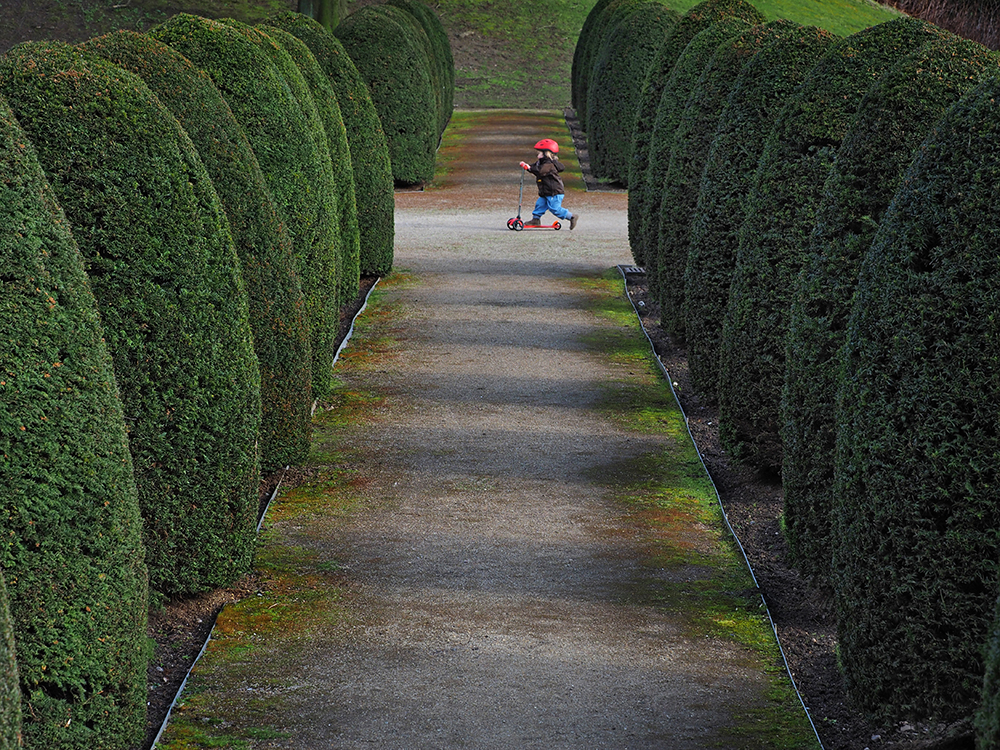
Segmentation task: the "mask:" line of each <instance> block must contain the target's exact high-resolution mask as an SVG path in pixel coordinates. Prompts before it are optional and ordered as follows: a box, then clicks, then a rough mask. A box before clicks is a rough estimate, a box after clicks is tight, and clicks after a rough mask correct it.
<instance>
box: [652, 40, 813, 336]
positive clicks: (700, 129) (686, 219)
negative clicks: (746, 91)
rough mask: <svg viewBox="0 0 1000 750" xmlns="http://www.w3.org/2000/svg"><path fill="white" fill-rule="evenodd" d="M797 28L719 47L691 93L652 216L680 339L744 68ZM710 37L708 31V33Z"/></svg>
mask: <svg viewBox="0 0 1000 750" xmlns="http://www.w3.org/2000/svg"><path fill="white" fill-rule="evenodd" d="M719 25H720V24H716V26H719ZM712 28H714V27H712ZM794 28H795V27H794V26H793V25H792V24H790V23H788V22H787V21H774V22H772V23H769V24H761V25H757V26H751V27H750V28H749V29H747V30H746V31H745V32H744V33H742V34H740V35H739V36H736V37H733V38H732V39H730V40H729V41H727V42H726V43H724V44H722V45H721V46H719V47H718V48H717V50H716V51H715V52H714V54H713V55H712V57H711V59H710V60H709V61H708V64H707V65H706V66H705V69H704V71H703V73H702V75H701V78H700V79H699V80H698V82H697V84H696V85H695V87H694V89H693V91H692V92H691V95H690V96H689V99H688V102H687V105H686V106H685V108H684V111H683V113H682V114H681V117H680V121H679V122H678V125H677V129H676V130H675V132H674V136H673V138H672V139H671V146H670V154H669V159H668V160H667V167H666V169H665V170H664V178H663V186H662V188H661V189H660V198H659V206H655V204H656V196H653V201H652V202H653V205H654V207H656V210H655V212H654V213H653V215H652V216H651V217H650V222H651V224H650V226H651V227H652V225H653V224H656V225H657V231H656V232H655V233H654V238H653V239H651V241H650V244H651V245H653V244H654V240H655V245H654V246H653V252H652V254H651V256H650V257H651V258H655V263H654V264H653V267H654V268H656V269H657V271H658V276H657V281H656V287H657V288H658V294H657V302H658V303H659V305H660V310H661V313H660V318H661V321H662V323H663V326H664V328H665V329H666V330H668V331H670V332H671V333H673V334H675V335H678V334H682V333H683V331H684V309H685V307H684V273H685V270H686V268H687V258H688V246H689V245H688V240H689V237H690V231H689V230H690V227H691V222H692V219H693V217H694V211H695V207H696V204H697V201H698V189H699V186H700V185H701V177H702V172H704V169H705V162H706V160H707V158H708V151H709V149H710V148H711V146H712V143H713V141H714V140H715V134H716V129H717V127H718V124H719V118H720V117H721V115H722V111H723V109H724V108H725V106H726V102H727V101H728V99H729V95H730V93H731V92H732V88H733V86H734V84H735V83H736V81H737V80H738V78H739V75H740V72H741V71H742V69H743V66H744V65H746V64H747V63H748V62H749V61H750V60H752V59H753V57H754V56H755V55H756V54H757V52H758V50H760V48H761V47H763V46H765V45H767V44H770V43H771V42H773V41H775V40H777V39H780V38H781V36H782V35H783V34H785V33H787V32H788V31H789V30H790V29H794ZM705 33H707V31H706V32H702V34H705ZM700 36H701V35H699V37H700ZM696 38H697V37H696ZM692 44H693V42H692ZM689 49H690V46H689ZM648 268H649V264H647V269H648Z"/></svg>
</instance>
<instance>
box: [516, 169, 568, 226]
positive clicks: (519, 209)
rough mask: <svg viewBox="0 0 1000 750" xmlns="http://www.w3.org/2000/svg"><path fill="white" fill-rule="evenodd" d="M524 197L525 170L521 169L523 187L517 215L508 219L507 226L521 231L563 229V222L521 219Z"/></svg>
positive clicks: (518, 193) (519, 193) (518, 192)
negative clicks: (530, 222)
mask: <svg viewBox="0 0 1000 750" xmlns="http://www.w3.org/2000/svg"><path fill="white" fill-rule="evenodd" d="M523 198H524V170H522V171H521V187H520V189H519V190H518V191H517V216H515V217H514V218H513V219H507V228H508V229H510V230H512V231H515V232H520V231H521V230H522V229H562V224H561V223H560V222H558V221H553V222H552V223H551V224H525V223H524V222H523V221H521V200H522V199H523Z"/></svg>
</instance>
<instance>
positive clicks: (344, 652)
mask: <svg viewBox="0 0 1000 750" xmlns="http://www.w3.org/2000/svg"><path fill="white" fill-rule="evenodd" d="M520 114H521V116H522V117H524V116H525V113H520ZM553 123H556V124H557V126H558V123H559V121H558V120H556V119H554V118H553V117H548V118H545V117H542V118H541V119H540V120H539V121H537V122H531V123H529V124H528V125H527V126H525V127H524V128H523V130H524V132H521V131H520V130H519V129H518V128H516V127H513V126H512V123H511V122H510V121H507V122H503V123H502V125H501V126H498V127H497V129H496V130H492V131H491V130H489V129H488V128H487V127H486V125H485V124H481V125H479V126H478V127H477V128H475V129H473V131H472V132H470V133H469V134H468V135H467V136H466V139H465V140H464V141H463V148H462V156H461V159H460V160H456V161H455V162H453V165H452V166H453V169H452V171H451V172H449V178H448V180H446V181H445V182H444V183H443V184H442V185H440V186H438V187H436V188H435V189H433V190H428V191H426V192H417V193H404V194H399V195H398V196H397V197H398V201H397V219H396V221H397V251H396V252H397V255H396V268H397V270H400V271H402V272H404V274H405V275H407V276H408V277H409V281H407V282H406V283H396V284H389V285H387V287H386V290H385V291H384V292H383V294H384V295H385V296H384V298H383V299H382V301H381V302H380V305H388V306H392V307H393V308H394V312H393V316H392V324H391V325H392V338H393V339H394V344H393V347H392V350H391V352H390V353H388V354H386V355H384V356H382V357H377V358H376V359H375V363H374V364H372V365H369V366H366V367H353V368H352V367H347V368H345V371H344V372H343V373H341V375H340V376H341V378H343V379H344V380H345V381H346V382H347V384H348V386H349V387H350V386H353V387H357V388H363V389H367V390H370V391H375V392H378V393H384V394H388V397H387V398H386V399H385V400H384V401H383V402H381V404H380V406H379V407H378V411H377V414H376V415H375V417H374V419H373V420H368V421H366V422H364V423H362V424H359V425H354V426H351V427H348V428H346V431H345V433H344V434H343V436H342V438H343V440H344V443H345V444H348V445H351V446H353V448H354V450H355V451H356V452H357V454H358V455H361V456H364V457H365V458H364V460H363V463H362V464H361V465H359V466H357V467H356V468H357V470H358V471H359V473H360V475H362V476H363V477H364V478H365V494H366V496H368V497H369V498H372V502H371V503H370V504H369V505H368V506H367V507H366V508H365V509H363V510H360V511H358V512H352V513H351V514H350V515H349V518H348V519H347V521H346V522H344V523H339V524H337V525H336V526H334V527H332V530H331V531H330V533H329V534H326V535H324V536H322V538H317V535H316V534H315V533H305V532H301V533H298V536H297V532H296V530H295V529H284V530H283V533H285V534H286V535H287V536H288V538H289V539H290V540H294V541H295V542H296V543H297V544H302V545H306V546H309V547H310V548H312V549H313V550H314V551H315V552H317V553H318V555H319V557H320V558H321V559H335V560H337V561H338V564H339V566H340V567H339V571H340V573H342V574H343V576H344V579H345V581H346V585H347V586H348V588H349V590H350V595H349V596H348V597H347V602H346V604H345V607H346V608H347V612H348V615H347V617H346V622H347V623H348V624H346V625H343V626H340V627H337V628H331V629H329V630H327V631H321V633H320V634H319V635H318V636H317V637H312V638H310V640H309V641H308V642H307V643H298V644H297V645H296V647H295V649H294V653H289V654H287V655H286V657H285V658H286V661H287V665H286V666H284V667H283V670H284V674H286V675H291V674H294V680H293V681H294V684H293V685H292V686H291V688H289V689H283V690H281V691H280V692H281V696H280V701H281V705H282V711H281V717H280V724H279V725H278V726H277V727H276V728H277V729H279V730H280V732H281V733H283V735H284V737H283V738H277V739H272V740H269V741H266V742H261V743H255V744H254V745H253V747H294V748H304V749H312V748H316V749H317V750H318V749H319V748H324V749H328V748H368V747H377V748H383V749H385V750H389V749H395V748H399V749H403V748H406V749H408V750H412V749H415V748H482V749H484V750H485V749H487V748H490V749H492V748H496V749H497V750H500V749H504V750H509V749H511V748H518V749H521V748H539V749H541V748H545V749H546V750H554V749H556V748H573V749H576V750H580V749H589V748H669V749H670V750H685V749H687V748H710V747H724V748H737V747H747V748H757V747H763V746H768V747H770V746H771V745H770V744H766V745H762V744H760V742H759V740H756V741H755V740H740V739H739V738H736V737H734V736H732V735H731V734H730V732H729V730H730V729H731V728H732V727H733V726H734V725H735V724H737V723H739V721H738V719H737V718H736V717H737V716H740V717H744V719H745V716H746V715H747V712H749V711H753V710H755V709H758V708H760V707H761V706H763V705H764V704H766V703H767V699H766V694H767V692H768V690H769V682H768V677H767V676H766V674H765V671H766V670H765V666H764V665H762V664H761V663H760V659H759V657H757V656H756V655H754V654H753V653H751V652H749V651H748V650H747V649H745V648H743V647H741V646H739V645H738V644H736V643H735V642H733V641H731V640H729V639H723V638H716V637H708V636H706V635H705V634H703V633H699V632H692V628H691V621H690V618H689V617H687V616H685V615H684V614H678V613H672V612H670V611H666V610H665V609H664V608H662V607H654V606H651V605H650V604H649V603H647V601H646V600H647V599H648V597H644V596H642V595H637V594H636V593H635V592H637V591H642V590H644V589H645V588H646V587H648V580H649V577H650V575H651V573H650V570H649V568H648V566H646V565H644V560H645V558H644V550H643V542H644V540H643V539H636V538H635V529H636V526H635V524H634V523H630V522H629V519H628V518H627V511H626V509H625V508H624V507H623V506H621V505H620V504H618V503H616V502H615V501H614V498H612V497H610V496H609V489H608V485H607V484H606V483H603V482H601V481H600V477H601V475H602V474H604V473H607V472H610V471H611V467H614V466H617V465H620V464H622V462H625V461H628V460H629V459H633V458H634V457H636V456H638V455H642V454H651V453H656V452H658V451H661V450H662V449H663V447H664V446H665V445H666V444H667V443H668V442H669V441H670V440H672V439H675V438H672V437H670V436H669V435H667V434H665V433H661V432H656V431H649V430H646V431H632V430H629V429H627V428H625V427H623V426H621V425H619V424H617V423H615V422H612V421H611V420H610V419H608V418H607V417H606V416H605V415H603V413H602V412H600V411H598V410H597V406H598V405H599V404H600V403H602V400H604V399H605V398H606V396H607V386H608V383H609V382H613V381H614V380H616V379H620V378H623V377H628V375H627V373H625V372H623V368H622V366H621V365H618V364H615V363H614V362H612V361H611V360H610V358H608V357H607V356H606V355H604V354H602V353H600V352H599V351H595V350H594V349H593V348H590V347H588V346H587V345H586V343H585V342H586V341H587V340H588V337H591V336H593V335H594V334H595V333H599V332H600V329H601V327H602V326H607V325H608V324H607V323H606V322H603V323H602V321H601V320H600V319H599V318H598V317H597V316H595V315H594V314H593V312H591V311H589V310H588V309H587V293H586V291H585V289H584V288H583V286H581V284H580V283H579V281H578V279H579V278H580V277H591V278H592V277H595V276H597V275H599V274H601V273H603V272H605V271H606V270H607V269H609V268H611V267H612V266H614V265H616V264H619V263H629V262H630V257H629V255H628V249H627V243H626V236H627V231H626V211H625V208H626V204H625V196H624V195H621V194H606V193H604V194H594V193H583V192H571V193H570V194H569V195H568V196H567V198H566V205H567V207H569V208H570V210H577V211H579V213H580V214H581V216H582V218H581V220H580V224H579V226H578V228H577V229H576V230H575V231H573V232H570V231H568V229H564V230H562V231H558V232H555V231H548V232H545V231H524V232H519V233H515V232H511V231H508V230H507V228H506V220H507V219H508V218H509V217H510V216H512V215H513V213H514V210H515V209H516V198H517V179H518V172H517V171H516V164H517V162H518V161H520V160H521V159H522V158H524V159H526V158H528V157H529V156H530V155H531V149H530V145H531V143H533V142H534V140H533V139H534V138H536V137H542V135H550V134H551V133H550V132H544V133H543V132H539V128H540V127H548V128H550V129H551V128H552V127H553ZM535 133H538V135H537V136H536V135H534V134H535ZM554 134H555V136H556V137H559V138H560V142H566V141H568V138H566V136H565V131H562V132H560V131H559V130H556V131H555V133H554ZM525 142H527V145H528V149H525V148H524V145H525ZM462 164H465V165H467V166H470V167H473V168H470V169H468V170H465V169H463V168H460V167H461V166H462ZM511 164H513V165H514V167H515V168H513V169H512V168H511V166H510V165H511ZM477 175H478V176H477ZM352 346H357V347H360V348H363V347H364V346H365V341H363V340H362V339H361V338H359V339H358V340H357V341H355V342H353V343H352ZM659 574H660V575H662V576H665V577H672V578H673V579H677V580H680V579H683V580H691V579H694V578H697V577H699V576H701V575H705V574H706V573H705V571H701V570H699V569H698V568H697V567H695V566H687V567H685V566H681V567H680V568H678V569H674V570H671V571H670V572H666V571H662V572H660V573H659ZM654 575H655V574H654ZM767 666H771V665H767ZM264 671H267V670H264ZM261 679H263V678H261ZM267 680H268V681H269V682H270V683H271V684H274V683H278V682H281V680H279V679H278V678H277V677H276V676H274V675H269V676H268V678H267ZM246 689H247V690H254V689H258V688H253V687H247V688H246ZM741 720H743V719H741Z"/></svg>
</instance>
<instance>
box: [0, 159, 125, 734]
mask: <svg viewBox="0 0 1000 750" xmlns="http://www.w3.org/2000/svg"><path fill="white" fill-rule="evenodd" d="M36 168H37V165H36ZM105 356H107V353H106V352H105ZM0 664H2V667H0V750H17V748H19V747H21V688H20V686H19V679H20V678H19V676H18V673H17V654H16V649H15V646H14V620H13V619H12V618H11V616H10V602H9V601H8V599H7V583H6V582H5V581H4V577H3V573H2V572H0Z"/></svg>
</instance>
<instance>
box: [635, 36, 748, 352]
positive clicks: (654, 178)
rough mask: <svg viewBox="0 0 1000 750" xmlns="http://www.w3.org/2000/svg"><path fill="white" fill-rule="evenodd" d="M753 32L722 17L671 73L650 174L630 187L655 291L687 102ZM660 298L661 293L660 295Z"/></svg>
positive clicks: (653, 135) (652, 144) (653, 134)
mask: <svg viewBox="0 0 1000 750" xmlns="http://www.w3.org/2000/svg"><path fill="white" fill-rule="evenodd" d="M749 28H750V24H748V23H747V22H746V21H744V20H743V19H741V18H723V19H721V20H720V21H718V22H717V23H713V24H711V25H710V26H709V27H708V28H706V29H705V30H703V31H700V32H698V34H697V35H696V36H695V37H694V39H692V40H691V41H690V42H689V43H688V46H687V47H686V48H685V50H684V52H683V53H682V54H681V56H680V57H679V58H677V62H676V63H675V64H674V67H673V70H672V71H671V72H670V78H669V79H668V81H667V84H666V86H665V87H664V89H663V95H662V96H661V97H660V103H659V105H658V106H657V108H656V117H655V119H654V120H653V125H652V129H651V130H650V137H649V149H648V156H647V164H646V171H645V172H644V173H643V174H642V176H641V178H640V179H639V180H638V181H637V182H635V183H632V182H630V183H629V205H630V206H631V207H632V210H630V211H629V223H630V224H631V223H632V222H637V223H638V227H637V230H638V234H637V238H638V241H639V243H640V248H639V249H638V252H639V253H640V254H641V255H642V256H643V257H645V259H646V261H645V266H646V274H647V276H648V277H649V279H650V287H651V289H652V290H653V291H654V293H655V292H659V290H661V289H662V284H663V281H664V280H663V279H661V278H660V262H659V228H660V209H661V206H662V196H663V194H664V185H665V181H666V178H667V172H668V171H669V168H670V155H671V152H672V151H673V149H674V144H675V142H676V140H675V137H676V135H677V129H678V126H679V125H680V123H681V120H682V119H683V117H684V113H685V110H686V109H687V106H688V102H689V101H690V99H691V98H692V96H693V95H694V94H695V92H696V91H697V90H698V89H699V88H700V87H701V83H702V80H701V79H702V74H703V73H704V71H705V68H706V66H707V65H708V64H709V62H710V61H711V60H712V58H713V57H714V56H715V51H716V50H717V49H718V48H719V47H720V46H721V45H723V44H726V43H728V41H729V40H731V39H732V38H733V37H735V36H738V35H739V34H743V33H745V32H746V31H747V29H749ZM668 276H669V274H668ZM655 297H656V298H659V297H662V295H659V294H656V295H655ZM663 320H664V323H665V327H666V328H667V329H668V330H670V331H671V332H674V333H678V332H680V331H681V330H682V329H683V327H682V326H679V325H666V323H667V320H666V317H664V318H663Z"/></svg>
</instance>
